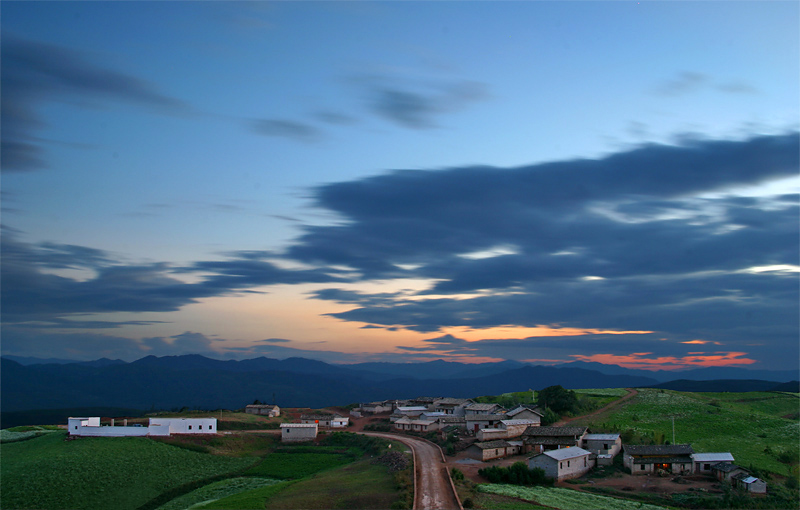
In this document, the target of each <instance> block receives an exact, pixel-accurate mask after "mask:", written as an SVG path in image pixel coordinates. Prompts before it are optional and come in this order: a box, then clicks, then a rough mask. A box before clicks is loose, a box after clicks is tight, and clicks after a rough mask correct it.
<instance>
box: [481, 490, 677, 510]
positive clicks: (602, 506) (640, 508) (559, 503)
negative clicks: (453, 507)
mask: <svg viewBox="0 0 800 510" xmlns="http://www.w3.org/2000/svg"><path fill="white" fill-rule="evenodd" d="M478 490H479V491H480V492H488V493H491V494H499V495H501V496H510V497H513V498H519V499H524V500H525V501H533V502H535V503H538V504H540V505H544V506H549V507H552V508H559V509H561V510H577V509H581V510H666V509H665V508H664V507H660V506H655V505H648V504H645V503H640V502H638V501H629V500H625V499H617V498H611V497H608V496H597V495H595V494H587V493H585V492H578V491H575V490H571V489H561V488H557V487H556V488H554V487H522V486H520V485H505V484H482V485H479V486H478Z"/></svg>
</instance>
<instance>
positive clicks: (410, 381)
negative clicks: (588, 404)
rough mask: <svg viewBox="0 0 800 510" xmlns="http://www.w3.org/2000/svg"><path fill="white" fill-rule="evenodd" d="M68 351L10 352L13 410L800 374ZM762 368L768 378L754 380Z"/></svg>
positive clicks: (313, 402)
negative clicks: (71, 357)
mask: <svg viewBox="0 0 800 510" xmlns="http://www.w3.org/2000/svg"><path fill="white" fill-rule="evenodd" d="M36 361H40V362H39V363H37V362H36ZM64 361H66V360H58V361H54V360H36V359H34V358H14V357H13V356H6V357H3V359H2V367H0V368H2V372H0V377H1V381H0V382H2V386H0V391H1V392H2V393H1V395H0V396H1V397H2V411H3V413H4V415H5V414H6V413H8V412H15V411H30V410H44V409H64V408H73V409H74V408H97V407H116V408H128V409H142V410H148V409H174V408H181V407H184V406H187V407H190V408H196V409H219V408H226V409H238V408H242V407H244V406H245V405H246V404H249V403H251V402H252V401H253V400H255V399H259V400H262V401H268V402H273V401H274V402H275V403H277V404H278V405H280V406H282V407H311V408H320V407H326V406H331V405H345V404H348V403H354V402H367V401H372V400H383V399H389V398H400V399H402V398H412V397H417V396H422V395H426V396H434V397H435V396H451V397H474V396H479V395H497V394H500V393H506V392H510V391H524V390H528V389H542V388H545V387H547V386H552V385H556V384H560V385H561V386H563V387H565V388H618V387H646V386H654V385H659V384H660V383H663V382H664V378H666V377H667V375H671V376H672V377H673V378H674V377H675V376H676V375H679V376H680V378H681V379H684V380H695V382H694V383H691V382H689V383H687V382H680V381H678V382H676V383H675V384H678V383H680V384H684V385H685V387H687V388H688V387H692V388H701V387H703V388H704V387H710V386H702V385H700V384H699V383H697V382H696V381H697V380H701V381H702V380H706V381H707V380H709V379H714V378H716V377H715V376H716V375H718V374H722V375H724V377H720V378H721V379H723V378H724V379H726V380H725V381H711V382H712V383H715V385H714V386H713V388H714V389H712V390H708V389H694V390H690V391H746V390H748V389H749V390H751V391H758V390H764V389H771V388H773V387H776V386H778V385H779V384H780V383H785V382H788V381H793V380H797V379H798V377H797V374H796V373H794V372H790V371H784V372H778V371H774V372H769V371H748V370H743V369H735V368H732V369H718V368H709V369H698V370H691V371H686V372H680V373H672V372H647V371H642V370H628V369H625V368H622V367H613V366H609V365H602V364H599V363H581V362H576V363H569V364H565V365H561V366H555V367H550V366H534V365H528V364H524V363H519V362H516V361H504V362H500V363H481V364H464V363H455V362H447V361H442V360H437V361H431V362H427V363H409V364H400V363H359V364H353V365H333V364H328V363H323V362H321V361H315V360H310V359H305V358H289V359H284V360H277V359H271V358H265V357H261V358H255V359H249V360H243V361H221V360H215V359H210V358H206V357H204V356H200V355H184V356H165V357H160V358H159V357H155V356H147V357H145V358H142V359H139V360H137V361H134V362H131V363H126V362H124V361H121V360H109V359H100V360H95V361H88V362H69V363H65V362H64ZM754 375H758V377H754ZM762 378H763V379H766V380H753V379H762ZM734 379H735V380H734ZM687 384H688V386H686V385H687ZM704 384H707V383H704ZM660 387H661V386H660ZM663 387H671V386H666V385H664V386H663ZM787 387H789V388H791V387H793V386H791V385H790V386H787ZM675 389H678V388H677V387H676V388H675Z"/></svg>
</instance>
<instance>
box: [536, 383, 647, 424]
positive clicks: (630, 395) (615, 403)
mask: <svg viewBox="0 0 800 510" xmlns="http://www.w3.org/2000/svg"><path fill="white" fill-rule="evenodd" d="M625 390H627V392H628V394H627V395H625V396H623V397H621V398H619V399H617V400H615V401H613V402H611V403H609V404H606V405H605V406H603V407H601V408H600V409H597V410H595V411H592V412H591V413H589V414H582V415H580V416H573V417H572V418H566V419H564V420H560V421H557V422H556V423H554V424H553V425H551V426H552V427H563V426H564V425H566V424H567V423H569V422H571V421H575V420H581V419H583V418H592V417H594V416H597V415H598V414H600V413H604V412H606V411H608V410H609V409H611V408H612V407H617V406H618V405H620V404H621V403H623V402H625V401H626V400H628V399H631V398H633V397H635V396H636V395H638V394H639V392H638V391H637V390H636V388H625Z"/></svg>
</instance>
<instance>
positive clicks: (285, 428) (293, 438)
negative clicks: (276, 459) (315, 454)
mask: <svg viewBox="0 0 800 510" xmlns="http://www.w3.org/2000/svg"><path fill="white" fill-rule="evenodd" d="M318 430H319V429H318V427H317V424H316V423H281V442H283V443H296V442H298V441H313V440H314V439H316V437H317V432H318Z"/></svg>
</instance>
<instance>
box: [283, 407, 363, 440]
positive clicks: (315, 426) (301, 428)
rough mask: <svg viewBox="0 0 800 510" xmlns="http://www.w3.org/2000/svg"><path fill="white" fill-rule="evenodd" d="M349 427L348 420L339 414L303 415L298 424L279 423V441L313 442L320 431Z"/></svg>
mask: <svg viewBox="0 0 800 510" xmlns="http://www.w3.org/2000/svg"><path fill="white" fill-rule="evenodd" d="M349 425H350V418H349V417H348V416H342V415H340V414H335V413H334V414H303V415H301V416H300V423H281V441H282V442H284V443H295V442H298V441H313V440H314V439H316V437H317V434H318V433H319V431H320V429H334V430H335V429H344V428H347V427H348V426H349Z"/></svg>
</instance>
